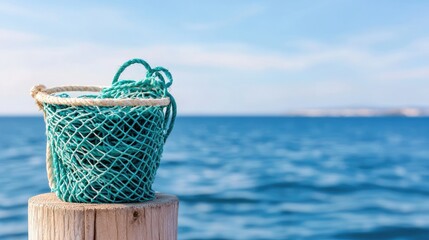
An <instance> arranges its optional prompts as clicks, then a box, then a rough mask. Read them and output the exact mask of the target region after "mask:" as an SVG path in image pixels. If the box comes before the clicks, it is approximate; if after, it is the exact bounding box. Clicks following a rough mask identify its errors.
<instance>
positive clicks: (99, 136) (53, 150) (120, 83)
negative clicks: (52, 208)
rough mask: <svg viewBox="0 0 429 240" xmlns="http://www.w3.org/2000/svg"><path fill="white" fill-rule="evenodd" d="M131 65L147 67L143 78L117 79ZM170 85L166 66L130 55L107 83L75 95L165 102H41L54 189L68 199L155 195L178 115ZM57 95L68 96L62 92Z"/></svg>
mask: <svg viewBox="0 0 429 240" xmlns="http://www.w3.org/2000/svg"><path fill="white" fill-rule="evenodd" d="M135 63H138V64H142V65H143V66H145V68H146V69H147V74H146V76H145V77H144V79H142V80H138V81H134V80H119V77H120V75H121V73H122V72H123V71H124V70H125V68H127V67H128V66H130V65H132V64H135ZM166 79H167V80H168V81H167V82H166ZM171 84H172V76H171V74H170V73H169V71H168V70H167V69H165V68H162V67H156V68H151V67H150V66H149V64H147V63H146V62H145V61H143V60H141V59H133V60H130V61H128V62H126V63H125V64H124V65H123V66H121V68H120V69H119V70H118V73H117V74H116V76H115V77H114V80H113V83H112V86H111V87H106V88H103V89H102V90H101V91H100V92H99V93H97V94H93V95H81V96H80V97H78V98H79V99H113V101H115V100H116V99H118V100H119V99H161V98H169V99H170V101H169V103H168V104H167V105H165V106H162V105H150V106H114V105H113V106H97V105H87V106H74V105H68V104H52V103H47V102H43V110H44V113H45V121H46V133H47V138H48V145H49V148H48V150H50V155H51V158H52V169H53V182H54V186H53V187H52V191H54V192H55V193H56V194H57V196H58V197H59V198H60V199H62V200H64V201H67V202H82V203H86V202H88V203H121V202H141V201H145V200H151V199H153V198H154V197H155V192H154V190H153V189H152V184H153V182H154V179H155V175H156V171H157V169H158V167H159V164H160V159H161V155H162V152H163V146H164V143H165V141H166V139H167V138H168V136H169V134H170V132H171V130H172V128H173V125H174V120H175V117H176V104H175V101H174V98H173V96H172V95H171V94H170V93H169V92H168V87H169V86H171ZM51 95H52V94H51ZM55 96H56V97H60V98H70V97H69V95H67V94H65V93H62V94H57V95H55ZM70 99H71V98H70Z"/></svg>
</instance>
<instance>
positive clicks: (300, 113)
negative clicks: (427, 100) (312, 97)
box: [284, 107, 429, 117]
mask: <svg viewBox="0 0 429 240" xmlns="http://www.w3.org/2000/svg"><path fill="white" fill-rule="evenodd" d="M284 116H296V117H428V116H429V107H403V108H387V107H386V108H374V107H353V108H347V107H344V108H308V109H301V110H293V111H287V112H285V113H284Z"/></svg>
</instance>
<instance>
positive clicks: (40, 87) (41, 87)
mask: <svg viewBox="0 0 429 240" xmlns="http://www.w3.org/2000/svg"><path fill="white" fill-rule="evenodd" d="M45 89H46V87H45V85H42V84H39V85H36V86H34V87H33V88H32V89H31V96H32V97H33V98H34V97H36V95H37V93H39V92H41V91H44V90H45Z"/></svg>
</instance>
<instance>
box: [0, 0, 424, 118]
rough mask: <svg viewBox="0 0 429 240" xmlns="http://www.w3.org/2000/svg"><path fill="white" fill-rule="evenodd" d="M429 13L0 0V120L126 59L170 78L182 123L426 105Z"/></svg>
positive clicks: (372, 6)
mask: <svg viewBox="0 0 429 240" xmlns="http://www.w3.org/2000/svg"><path fill="white" fill-rule="evenodd" d="M428 12H429V1H423V0H421V1H417V0H411V1H396V0H389V1H383V0H378V1H372V0H371V1H365V0H359V1H357V0H356V1H351V0H338V1H328V0H326V1H325V0H319V1H313V0H311V1H308V0H303V1H281V0H279V1H251V0H250V1H244V0H237V1H230V0H229V1H219V0H218V1H197V0H195V1H187V0H184V1H128V2H127V1H43V2H42V1H20V0H14V1H2V0H0V74H1V77H2V79H1V80H0V91H1V92H0V93H1V94H0V102H1V103H0V114H1V115H8V114H13V115H21V114H41V113H40V112H39V113H38V111H37V107H36V105H35V104H34V101H33V100H32V98H31V97H30V94H29V91H30V89H31V87H32V86H34V85H36V84H39V83H41V84H44V85H46V86H48V87H53V86H62V85H102V86H106V85H109V84H110V83H111V81H112V78H113V76H114V74H115V72H116V71H117V68H118V67H119V66H120V65H121V64H122V63H123V62H125V61H126V60H128V59H132V58H142V59H145V60H146V61H148V62H149V63H150V64H151V65H152V66H163V67H165V68H167V69H169V70H170V72H171V73H172V74H173V77H174V83H173V85H172V89H171V92H172V94H173V95H174V96H175V97H176V100H177V102H178V111H179V114H180V115H279V114H282V113H285V112H288V111H293V110H299V109H306V108H326V107H358V106H365V107H408V106H428V103H429V91H428V89H429V27H428V26H429V14H428ZM143 76H144V70H143V69H142V68H141V67H140V68H139V67H138V66H133V67H132V68H131V69H130V70H127V71H126V72H125V73H124V78H125V79H141V78H142V77H143Z"/></svg>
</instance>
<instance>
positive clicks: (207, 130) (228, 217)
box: [0, 117, 429, 239]
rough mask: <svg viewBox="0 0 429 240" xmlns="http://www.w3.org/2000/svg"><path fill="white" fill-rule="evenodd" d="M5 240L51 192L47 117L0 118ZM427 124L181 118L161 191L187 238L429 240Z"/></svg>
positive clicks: (16, 234) (23, 228)
mask: <svg viewBox="0 0 429 240" xmlns="http://www.w3.org/2000/svg"><path fill="white" fill-rule="evenodd" d="M0 134H1V135H0V149H1V151H0V239H26V234H27V199H28V198H29V197H30V196H32V195H35V194H39V193H43V192H47V191H49V189H48V185H47V179H46V173H45V162H44V161H45V159H44V156H45V136H44V122H43V119H42V118H41V117H34V118H30V117H21V118H18V117H4V118H0ZM428 183H429V119H428V118H282V117H180V118H178V119H177V124H176V127H175V129H174V131H173V133H172V135H171V137H170V139H169V140H168V143H167V145H166V146H165V152H164V155H163V160H162V164H161V167H160V169H159V171H158V175H157V180H156V183H155V189H156V190H157V191H160V192H166V193H172V194H176V195H178V196H179V198H180V201H181V202H180V210H179V213H180V216H179V225H180V226H179V239H429V187H428Z"/></svg>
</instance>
